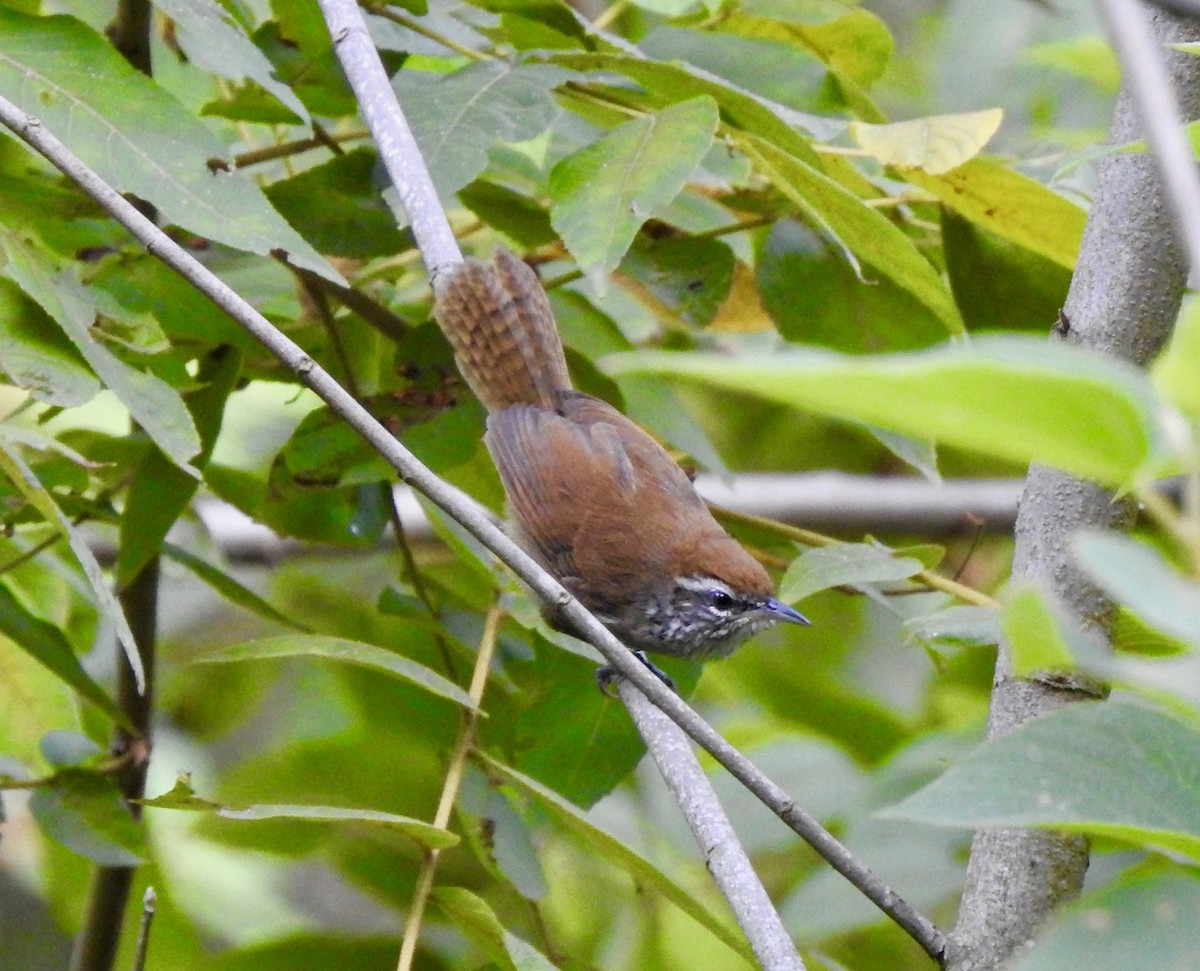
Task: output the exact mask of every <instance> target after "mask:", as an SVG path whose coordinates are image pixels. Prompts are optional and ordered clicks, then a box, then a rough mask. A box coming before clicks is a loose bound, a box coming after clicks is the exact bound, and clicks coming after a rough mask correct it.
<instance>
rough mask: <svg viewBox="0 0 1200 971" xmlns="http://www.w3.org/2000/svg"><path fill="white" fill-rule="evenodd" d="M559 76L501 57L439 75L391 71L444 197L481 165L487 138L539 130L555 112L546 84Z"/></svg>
mask: <svg viewBox="0 0 1200 971" xmlns="http://www.w3.org/2000/svg"><path fill="white" fill-rule="evenodd" d="M566 77H567V73H566V72H565V71H563V70H561V69H559V68H557V67H554V66H552V65H549V64H519V63H514V62H510V61H504V60H493V61H480V62H477V63H474V64H468V65H467V66H466V67H464V68H462V69H460V70H458V71H455V72H454V73H452V74H445V75H429V74H423V73H421V72H419V71H401V72H400V73H399V74H397V75H396V77H395V79H394V82H393V84H394V87H395V88H396V93H397V94H398V95H399V97H400V102H401V104H403V105H404V111H405V115H406V116H407V118H408V121H409V124H410V125H411V126H412V130H413V136H414V137H415V138H416V140H417V144H418V145H420V146H421V154H422V155H423V156H424V158H425V164H426V165H427V166H428V167H429V172H430V174H431V175H432V177H433V182H434V185H435V186H436V187H437V190H438V195H439V196H440V197H441V199H442V201H443V202H444V203H446V204H447V205H450V204H452V203H453V200H454V193H456V192H457V191H458V190H459V189H461V188H462V187H463V186H465V185H466V184H467V183H468V182H470V181H472V180H473V179H474V178H475V176H477V175H478V174H479V173H480V172H482V171H483V169H484V167H485V166H486V165H487V151H488V147H489V146H490V145H493V144H495V143H496V142H517V141H524V140H526V139H529V138H533V137H534V136H535V135H539V134H541V132H543V131H545V129H546V127H547V126H548V125H549V124H550V122H551V121H552V120H553V119H554V116H555V115H556V114H557V113H558V111H559V108H558V106H557V105H556V104H555V101H554V97H553V95H552V91H553V89H554V87H555V86H556V85H558V84H560V83H561V82H562V81H563V80H564V79H565V78H566Z"/></svg>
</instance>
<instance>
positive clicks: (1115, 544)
mask: <svg viewBox="0 0 1200 971" xmlns="http://www.w3.org/2000/svg"><path fill="white" fill-rule="evenodd" d="M1072 548H1073V549H1074V552H1075V558H1076V559H1077V560H1078V561H1079V564H1080V566H1082V567H1083V568H1084V570H1086V571H1087V572H1088V574H1089V575H1090V576H1091V577H1092V579H1093V580H1095V581H1096V583H1098V584H1099V585H1100V586H1101V587H1102V588H1103V589H1104V590H1105V591H1106V592H1107V593H1108V595H1109V596H1110V597H1112V598H1113V599H1114V600H1116V601H1117V602H1118V603H1121V604H1123V605H1124V606H1126V607H1128V608H1129V609H1130V610H1132V611H1133V612H1134V613H1136V614H1137V615H1138V616H1139V617H1141V618H1142V619H1143V620H1144V621H1146V623H1148V624H1150V626H1152V627H1157V628H1159V629H1160V630H1162V631H1163V632H1164V633H1166V634H1169V635H1171V636H1172V637H1176V638H1178V639H1179V640H1181V641H1183V642H1184V643H1186V644H1190V645H1191V646H1192V647H1193V648H1195V649H1200V584H1198V583H1197V582H1196V581H1195V580H1191V579H1188V578H1187V577H1184V576H1183V575H1182V574H1181V573H1180V572H1179V571H1178V570H1175V569H1173V568H1172V567H1171V566H1170V565H1169V564H1168V563H1167V562H1166V560H1164V559H1163V557H1162V555H1161V554H1160V553H1158V552H1157V551H1156V550H1154V549H1152V548H1151V547H1149V546H1147V545H1146V544H1144V543H1140V542H1138V541H1137V540H1135V539H1131V538H1130V537H1128V536H1123V535H1120V534H1118V533H1101V532H1082V533H1079V534H1078V535H1076V536H1075V539H1074V541H1073V543H1072Z"/></svg>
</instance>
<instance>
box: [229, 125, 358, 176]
mask: <svg viewBox="0 0 1200 971" xmlns="http://www.w3.org/2000/svg"><path fill="white" fill-rule="evenodd" d="M370 136H371V133H370V132H369V131H367V130H366V129H365V128H356V129H354V130H353V131H348V132H341V133H340V134H336V135H334V134H329V133H325V132H323V133H322V135H321V136H319V137H318V136H314V137H313V138H301V139H299V140H298V141H294V142H280V143H279V144H278V145H267V146H266V147H265V148H254V149H251V150H249V151H246V152H239V153H238V154H237V155H235V156H234V157H233V165H234V167H235V168H239V169H245V168H249V167H250V166H251V165H261V164H262V163H263V162H273V161H275V160H276V159H281V158H288V157H289V156H292V155H301V154H303V153H304V152H311V151H312V150H313V149H314V148H331V145H330V142H332V143H333V144H335V145H337V146H338V147H339V148H340V147H341V143H342V142H353V141H358V140H359V139H360V138H369V137H370Z"/></svg>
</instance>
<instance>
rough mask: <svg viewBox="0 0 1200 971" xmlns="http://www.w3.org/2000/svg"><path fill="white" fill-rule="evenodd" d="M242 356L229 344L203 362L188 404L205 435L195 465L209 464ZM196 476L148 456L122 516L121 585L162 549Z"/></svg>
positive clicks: (161, 457) (132, 484) (191, 492)
mask: <svg viewBox="0 0 1200 971" xmlns="http://www.w3.org/2000/svg"><path fill="white" fill-rule="evenodd" d="M241 363H242V359H241V355H240V354H238V353H237V352H236V351H234V350H233V349H232V348H230V347H222V348H219V349H217V350H216V351H214V352H213V353H212V354H210V355H209V356H208V358H207V359H206V360H205V361H204V362H203V363H202V364H201V366H200V371H199V374H198V375H197V380H198V381H200V382H201V385H200V387H199V388H197V389H196V390H195V391H192V392H190V393H188V394H187V395H186V396H185V397H184V402H185V404H186V406H187V409H188V412H189V413H190V414H191V417H192V420H193V421H194V422H195V427H196V431H197V433H198V434H199V436H200V454H199V455H197V456H196V465H198V466H200V467H201V468H203V467H204V466H205V465H207V464H208V457H209V456H210V455H211V454H212V450H213V446H214V445H215V444H216V441H217V434H218V433H219V432H220V430H221V419H222V417H223V415H224V414H225V402H226V401H227V400H228V398H229V395H230V393H231V392H232V391H233V389H234V386H235V385H236V384H237V379H238V375H239V373H240V371H241ZM199 485H200V483H199V482H197V481H196V479H195V478H194V477H193V476H191V475H188V474H187V473H186V472H185V471H183V470H182V469H180V468H179V467H178V466H177V465H175V463H174V462H172V461H171V460H170V459H169V458H168V457H167V456H165V455H164V454H163V453H162V452H161V451H159V450H158V449H152V450H151V451H149V452H148V453H147V454H146V457H145V458H144V459H142V461H141V463H140V464H139V465H138V468H137V471H136V472H134V475H133V481H132V482H130V484H129V494H128V496H127V497H126V500H125V511H124V513H123V514H122V516H121V533H120V541H119V547H118V549H117V585H118V586H119V587H125V586H127V585H128V584H129V583H131V582H133V579H134V577H136V576H137V574H138V573H139V572H140V571H141V569H142V568H143V567H144V566H145V565H146V564H147V563H148V562H150V560H151V559H152V558H153V557H155V556H156V555H157V554H158V552H159V550H160V549H161V548H162V544H163V540H164V539H166V536H167V533H168V531H169V530H170V529H171V527H172V526H174V525H175V521H176V520H177V519H178V518H179V516H180V515H181V514H182V513H183V511H184V510H185V509H186V508H187V505H188V503H189V502H191V501H192V497H193V496H194V495H195V494H196V489H197V487H198V486H199Z"/></svg>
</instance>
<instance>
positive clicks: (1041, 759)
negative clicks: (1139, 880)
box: [882, 701, 1200, 862]
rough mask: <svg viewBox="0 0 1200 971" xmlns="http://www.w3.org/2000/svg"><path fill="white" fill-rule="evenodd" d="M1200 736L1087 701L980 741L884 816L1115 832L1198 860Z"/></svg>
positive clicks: (1120, 705) (1156, 717)
mask: <svg viewBox="0 0 1200 971" xmlns="http://www.w3.org/2000/svg"><path fill="white" fill-rule="evenodd" d="M1198 791H1200V732H1197V730H1196V728H1195V726H1193V725H1184V724H1182V723H1181V722H1178V721H1176V720H1175V719H1173V718H1169V717H1167V716H1166V715H1164V714H1162V713H1160V712H1158V711H1154V710H1152V709H1150V708H1143V707H1141V706H1139V705H1134V704H1128V703H1124V702H1118V701H1105V702H1079V703H1076V704H1072V705H1068V706H1067V707H1065V708H1062V709H1059V710H1058V711H1054V712H1051V713H1050V714H1048V715H1043V716H1042V717H1040V718H1036V719H1034V720H1033V721H1031V722H1029V723H1027V724H1026V725H1024V726H1022V727H1021V728H1018V729H1017V730H1016V731H1014V732H1012V733H1011V734H1008V735H1004V736H1002V737H1000V738H996V739H993V740H991V741H989V742H987V743H986V744H984V745H982V746H981V747H980V748H979V749H977V750H976V751H975V753H974V754H972V755H971V756H970V757H968V758H967V759H966V760H965V761H964V762H962V763H960V764H958V765H956V766H954V767H953V768H951V769H950V770H949V771H947V772H946V773H944V774H943V775H942V776H940V777H939V778H938V779H936V780H935V781H934V782H932V783H931V784H930V785H928V786H926V787H925V788H923V789H921V790H919V791H918V792H916V793H914V794H913V795H911V796H909V797H908V798H907V799H905V800H903V801H901V802H900V803H898V804H896V805H895V806H892V807H891V808H890V809H887V810H884V811H883V813H882V815H885V816H889V817H892V818H903V819H913V820H918V821H920V822H925V823H934V824H937V825H941V826H957V827H965V828H970V829H978V828H981V827H993V826H1022V827H1025V826H1037V827H1050V828H1054V829H1067V830H1072V831H1078V832H1085V833H1091V834H1093V835H1096V836H1108V837H1112V838H1114V839H1118V840H1121V841H1123V842H1126V843H1132V844H1133V845H1135V846H1141V847H1144V848H1146V849H1151V850H1157V851H1160V852H1165V853H1174V854H1178V855H1181V856H1185V857H1187V858H1189V859H1191V860H1192V861H1194V862H1200V800H1198V799H1197V798H1196V793H1197V792H1198Z"/></svg>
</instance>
